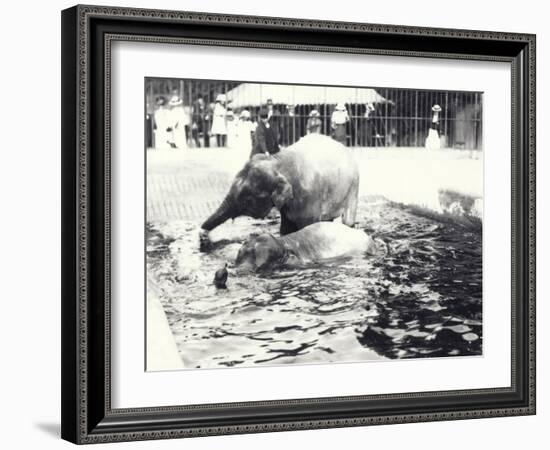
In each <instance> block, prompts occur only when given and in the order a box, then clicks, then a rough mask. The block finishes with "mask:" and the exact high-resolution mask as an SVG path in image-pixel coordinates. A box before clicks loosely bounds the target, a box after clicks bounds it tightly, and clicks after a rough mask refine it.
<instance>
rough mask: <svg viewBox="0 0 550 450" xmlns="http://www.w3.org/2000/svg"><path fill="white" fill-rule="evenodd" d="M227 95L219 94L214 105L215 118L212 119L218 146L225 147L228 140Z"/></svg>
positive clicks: (213, 133) (213, 131)
mask: <svg viewBox="0 0 550 450" xmlns="http://www.w3.org/2000/svg"><path fill="white" fill-rule="evenodd" d="M226 114H227V111H226V109H225V95H224V94H218V96H217V97H216V104H215V105H214V114H213V115H214V118H213V120H212V129H211V132H212V135H214V136H216V143H217V145H218V147H225V145H226V140H227V124H226V117H225V116H226Z"/></svg>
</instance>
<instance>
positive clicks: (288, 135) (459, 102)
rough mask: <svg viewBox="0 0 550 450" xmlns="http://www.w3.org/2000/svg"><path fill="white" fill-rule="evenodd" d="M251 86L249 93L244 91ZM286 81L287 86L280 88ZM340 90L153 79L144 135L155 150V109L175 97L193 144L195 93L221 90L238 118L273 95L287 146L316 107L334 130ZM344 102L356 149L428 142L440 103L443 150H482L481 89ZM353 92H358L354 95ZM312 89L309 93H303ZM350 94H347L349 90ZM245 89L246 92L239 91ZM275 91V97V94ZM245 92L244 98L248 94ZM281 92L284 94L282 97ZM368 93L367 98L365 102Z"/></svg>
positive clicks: (360, 94) (392, 93)
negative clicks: (434, 114)
mask: <svg viewBox="0 0 550 450" xmlns="http://www.w3.org/2000/svg"><path fill="white" fill-rule="evenodd" d="M244 84H247V85H250V86H252V87H254V88H255V89H249V90H248V91H246V92H247V94H246V95H244V94H242V92H243V91H245V90H243V89H237V88H239V87H242V85H244ZM276 86H282V85H276ZM338 89H340V88H333V87H313V86H310V87H306V86H300V85H285V93H284V95H283V93H281V95H278V92H279V91H280V90H281V89H279V90H277V89H274V85H272V84H262V83H240V82H232V81H204V80H189V79H164V78H149V79H147V80H146V85H145V99H146V105H147V106H146V111H147V124H146V127H147V129H146V139H147V145H148V146H149V147H154V146H155V142H154V128H155V124H154V114H155V111H156V109H157V108H158V107H159V106H158V104H159V102H158V99H159V98H164V99H165V100H166V101H169V100H170V99H171V98H174V97H177V98H179V99H180V100H181V102H182V104H183V107H184V109H185V111H186V119H185V121H186V122H187V123H186V124H185V127H186V134H187V140H188V142H189V146H193V145H195V144H194V142H193V139H192V137H191V135H190V134H191V131H190V130H191V128H192V126H193V123H192V121H193V109H194V104H195V103H196V100H197V98H198V96H202V97H203V100H204V102H205V104H206V105H207V106H208V107H212V105H213V102H214V101H215V100H216V97H217V95H218V94H220V93H222V94H226V96H227V100H228V103H227V105H226V107H227V110H228V111H231V112H232V116H235V117H237V116H238V115H239V114H240V112H241V111H242V110H244V109H247V110H248V111H249V112H250V113H251V116H252V120H257V116H258V112H259V110H260V108H262V107H265V104H266V102H267V99H268V98H271V99H272V100H273V108H274V110H275V111H276V113H277V115H276V117H277V120H278V121H279V124H278V129H279V131H280V143H281V145H283V146H287V145H290V144H292V143H294V142H296V141H297V140H298V139H299V138H300V137H302V136H304V135H305V134H306V132H307V121H308V119H309V114H310V112H311V111H312V110H314V109H315V110H317V111H318V112H319V117H320V119H321V133H323V134H327V135H330V134H331V132H332V128H331V116H332V113H333V111H334V109H335V106H336V103H337V102H336V100H337V99H338V98H340V97H338V96H339V91H338ZM341 89H342V95H341V99H340V100H339V101H341V102H342V103H344V104H345V108H346V111H347V113H348V116H349V120H348V121H347V123H346V126H345V131H346V138H345V143H346V145H348V146H353V147H423V146H424V145H425V141H426V137H427V135H428V132H429V129H430V127H431V125H432V120H433V112H432V107H433V106H434V105H439V106H440V107H441V112H440V113H439V116H438V132H439V137H440V142H441V147H442V148H456V149H469V150H481V149H482V115H483V111H482V107H483V101H482V97H483V94H482V93H480V92H463V91H431V90H420V89H399V88H341ZM351 89H353V92H351ZM306 91H308V92H309V91H311V92H310V94H311V93H312V92H313V91H314V92H313V94H314V95H313V94H312V95H309V94H308V95H304V92H306ZM344 91H345V95H344ZM241 94H242V95H241ZM273 94H275V95H273ZM243 95H244V97H243ZM277 97H280V98H277ZM365 98H366V99H367V100H365ZM209 133H210V131H209V129H208V126H207V127H205V128H204V129H201V130H200V136H199V138H200V142H202V143H203V144H204V142H205V141H206V142H208V141H210V144H209V145H215V143H213V142H211V140H210V139H209V136H208V135H209Z"/></svg>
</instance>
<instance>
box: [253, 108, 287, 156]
mask: <svg viewBox="0 0 550 450" xmlns="http://www.w3.org/2000/svg"><path fill="white" fill-rule="evenodd" d="M259 115H260V121H259V122H258V126H257V127H256V132H255V134H254V144H253V146H252V152H251V153H250V157H251V158H252V157H253V156H254V155H256V154H262V153H263V154H265V155H273V154H275V153H279V150H280V148H279V143H278V142H277V133H276V132H275V130H274V129H273V126H272V125H271V123H270V122H269V111H268V110H267V109H262V110H260V114H259Z"/></svg>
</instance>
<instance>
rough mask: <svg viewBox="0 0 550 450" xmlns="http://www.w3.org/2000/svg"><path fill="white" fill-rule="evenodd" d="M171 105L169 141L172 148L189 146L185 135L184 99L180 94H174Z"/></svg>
mask: <svg viewBox="0 0 550 450" xmlns="http://www.w3.org/2000/svg"><path fill="white" fill-rule="evenodd" d="M168 107H169V110H168V111H169V123H170V127H169V128H170V132H169V143H170V146H171V147H172V148H180V149H181V148H187V138H186V135H185V125H186V124H185V116H186V114H185V110H184V108H183V100H182V99H181V98H180V97H179V96H178V95H173V96H172V97H171V98H170V101H169V102H168Z"/></svg>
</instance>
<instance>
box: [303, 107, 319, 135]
mask: <svg viewBox="0 0 550 450" xmlns="http://www.w3.org/2000/svg"><path fill="white" fill-rule="evenodd" d="M321 124H322V123H321V114H319V111H317V110H316V109H312V110H311V111H310V113H309V118H308V119H307V124H306V130H307V134H311V133H321Z"/></svg>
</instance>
